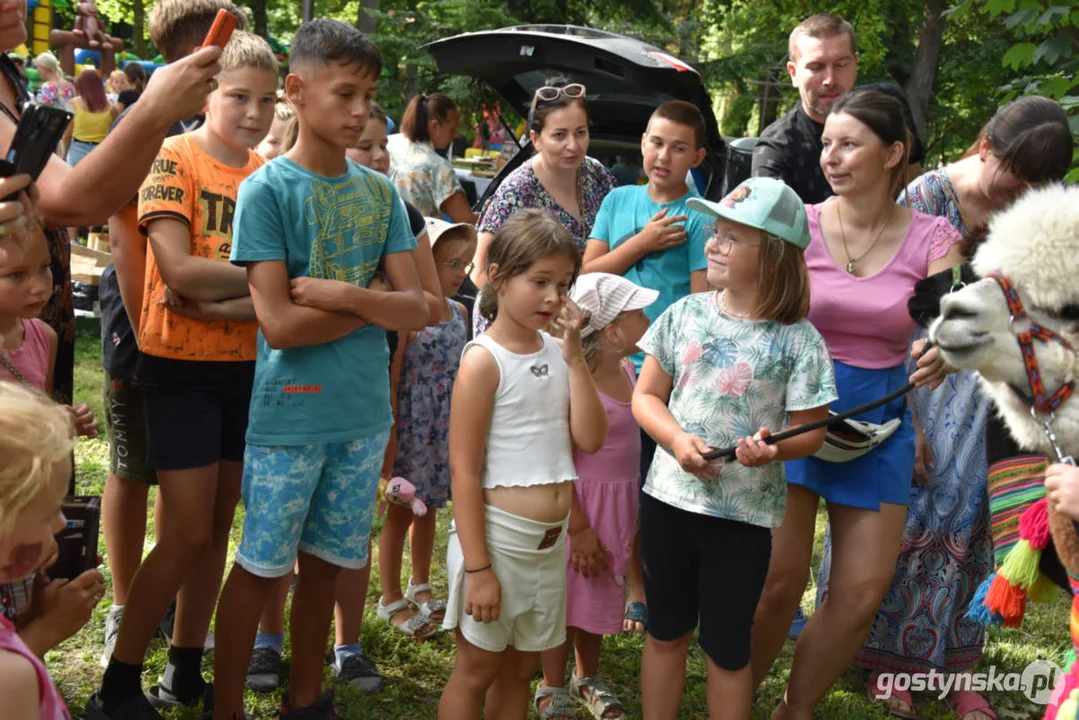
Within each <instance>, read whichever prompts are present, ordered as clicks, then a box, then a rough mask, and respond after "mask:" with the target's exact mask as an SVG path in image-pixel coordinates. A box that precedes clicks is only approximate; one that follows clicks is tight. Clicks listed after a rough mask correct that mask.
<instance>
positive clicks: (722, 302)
mask: <svg viewBox="0 0 1079 720" xmlns="http://www.w3.org/2000/svg"><path fill="white" fill-rule="evenodd" d="M726 294H727V291H726V290H723V291H721V292H720V293H719V309H720V310H722V311H723V314H724V315H727V316H728V317H732V318H735V319H736V320H748V319H749V316H750V313H736V312H734V311H733V310H731V309H730V308H729V307H727V301H726V300H724V299H723V298H724V296H726Z"/></svg>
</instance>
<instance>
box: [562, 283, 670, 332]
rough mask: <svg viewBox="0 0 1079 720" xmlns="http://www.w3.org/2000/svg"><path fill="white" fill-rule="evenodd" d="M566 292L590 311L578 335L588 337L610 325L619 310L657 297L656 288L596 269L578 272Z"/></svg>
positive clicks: (637, 306)
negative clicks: (585, 323) (642, 285)
mask: <svg viewBox="0 0 1079 720" xmlns="http://www.w3.org/2000/svg"><path fill="white" fill-rule="evenodd" d="M569 296H570V299H571V300H573V302H575V303H577V306H578V307H579V308H581V310H582V311H587V312H588V313H589V315H590V317H589V318H588V324H587V325H585V326H584V327H583V328H581V337H588V336H589V335H591V334H592V333H594V332H598V331H600V330H602V329H603V328H605V327H607V326H608V325H610V324H611V323H612V322H614V321H615V319H616V318H617V317H618V316H619V315H621V314H622V313H624V312H629V311H631V310H641V309H643V308H646V307H648V306H649V305H651V304H652V303H654V302H655V301H656V299H657V298H659V292H658V291H656V290H648V289H647V288H643V287H641V286H640V285H637V284H636V283H633V282H631V281H629V280H626V279H625V278H624V277H622V276H620V275H612V274H610V273H602V272H597V273H588V274H587V275H581V276H579V277H578V278H577V282H576V283H575V284H574V286H573V289H572V290H570V293H569Z"/></svg>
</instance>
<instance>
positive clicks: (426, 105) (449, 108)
mask: <svg viewBox="0 0 1079 720" xmlns="http://www.w3.org/2000/svg"><path fill="white" fill-rule="evenodd" d="M455 112H458V110H457V103H455V102H454V101H453V100H451V99H450V97H449V96H448V95H443V94H442V93H440V92H436V93H431V94H430V95H416V96H414V97H413V98H412V99H411V100H409V101H408V107H406V108H405V113H404V115H402V116H401V134H402V135H404V136H405V137H407V138H408V139H409V140H411V141H412V142H418V143H423V142H428V141H429V140H430V139H431V136H430V135H429V134H428V133H427V123H429V122H430V121H431V120H437V121H438V122H445V121H446V118H448V117H449V116H450V113H455Z"/></svg>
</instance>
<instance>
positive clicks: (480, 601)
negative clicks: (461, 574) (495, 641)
mask: <svg viewBox="0 0 1079 720" xmlns="http://www.w3.org/2000/svg"><path fill="white" fill-rule="evenodd" d="M501 606H502V585H500V584H499V582H498V576H497V575H495V571H494V569H492V568H487V569H486V570H481V571H479V572H474V573H466V574H465V615H471V616H472V619H473V620H475V621H476V622H482V623H489V622H494V621H496V620H498V611H499V609H500V608H501Z"/></svg>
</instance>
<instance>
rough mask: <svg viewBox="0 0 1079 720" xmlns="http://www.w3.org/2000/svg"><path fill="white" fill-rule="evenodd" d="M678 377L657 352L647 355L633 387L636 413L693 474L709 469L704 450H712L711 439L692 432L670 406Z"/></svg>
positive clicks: (634, 415) (647, 431) (657, 438)
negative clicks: (664, 368)
mask: <svg viewBox="0 0 1079 720" xmlns="http://www.w3.org/2000/svg"><path fill="white" fill-rule="evenodd" d="M673 387H674V379H673V378H672V377H671V376H670V375H668V374H667V373H666V372H665V371H664V370H663V367H662V366H661V365H660V364H659V361H657V360H656V359H655V358H654V357H653V356H651V355H645V357H644V365H642V366H641V374H640V376H638V378H637V386H636V387H635V388H634V389H633V417H634V418H635V419H636V420H637V423H638V424H639V425H640V426H641V428H642V429H643V430H644V431H645V432H646V433H648V434H649V435H651V436H652V438H653V439H655V441H656V442H657V443H658V444H659V445H660V446H662V447H664V448H666V449H668V450H670V451H671V453H672V454H673V455H674V456H675V458H676V459H677V460H678V464H679V465H681V466H682V469H683V470H685V471H686V472H688V473H691V474H693V475H700V474H701V473H704V472H705V471H707V470H708V466H709V462H708V461H707V460H705V459H704V457H703V455H704V453H707V452H709V451H710V450H711V448H710V447H708V443H706V442H705V441H704V440H702V439H700V438H699V437H697V436H696V435H690V434H689V433H687V432H686V431H685V430H683V429H682V428H681V426H679V424H678V423H677V421H675V419H674V416H672V415H671V411H670V410H669V409H668V408H667V401H668V400H669V399H670V397H671V389H672V388H673Z"/></svg>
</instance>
